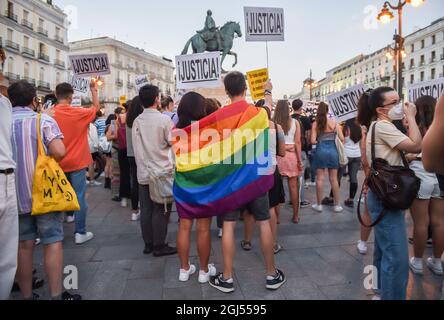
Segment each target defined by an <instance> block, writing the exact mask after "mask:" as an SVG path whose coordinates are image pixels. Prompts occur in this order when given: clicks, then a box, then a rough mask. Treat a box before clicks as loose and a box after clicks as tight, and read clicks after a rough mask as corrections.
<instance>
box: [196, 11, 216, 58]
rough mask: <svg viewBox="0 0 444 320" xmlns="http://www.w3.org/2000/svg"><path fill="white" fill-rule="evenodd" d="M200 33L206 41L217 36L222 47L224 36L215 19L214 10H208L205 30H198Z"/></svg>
mask: <svg viewBox="0 0 444 320" xmlns="http://www.w3.org/2000/svg"><path fill="white" fill-rule="evenodd" d="M197 33H198V34H200V36H201V37H202V38H203V39H204V41H205V42H208V41H210V40H213V39H214V38H216V41H217V44H218V46H219V48H220V49H221V48H222V37H221V34H220V32H219V27H217V26H216V22H215V21H214V19H213V12H212V11H211V10H208V11H207V18H206V20H205V27H204V28H203V30H200V31H197Z"/></svg>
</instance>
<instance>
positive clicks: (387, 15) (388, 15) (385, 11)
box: [378, 4, 395, 24]
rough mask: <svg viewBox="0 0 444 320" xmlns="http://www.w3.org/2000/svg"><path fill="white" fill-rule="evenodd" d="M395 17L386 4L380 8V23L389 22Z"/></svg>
mask: <svg viewBox="0 0 444 320" xmlns="http://www.w3.org/2000/svg"><path fill="white" fill-rule="evenodd" d="M394 18H395V16H394V15H393V13H392V12H391V11H390V9H389V8H388V7H387V4H385V5H384V8H382V10H381V12H380V13H379V14H378V20H379V21H380V22H382V23H384V24H385V23H389V22H390V21H392V20H393V19H394Z"/></svg>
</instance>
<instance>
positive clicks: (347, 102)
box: [327, 84, 368, 122]
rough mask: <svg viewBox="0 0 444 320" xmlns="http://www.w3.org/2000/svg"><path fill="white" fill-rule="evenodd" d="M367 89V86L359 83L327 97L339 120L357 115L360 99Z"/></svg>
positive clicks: (345, 119)
mask: <svg viewBox="0 0 444 320" xmlns="http://www.w3.org/2000/svg"><path fill="white" fill-rule="evenodd" d="M367 89H368V88H367V86H365V85H362V84H359V85H357V86H354V87H351V88H348V89H345V90H343V91H340V92H337V93H334V94H332V95H330V96H328V97H327V100H328V104H329V106H330V111H331V112H333V114H334V116H335V117H336V119H337V120H338V121H339V122H342V121H347V120H349V119H353V118H356V117H357V115H358V102H359V99H360V98H361V96H362V94H363V93H364V92H365V91H366V90H367Z"/></svg>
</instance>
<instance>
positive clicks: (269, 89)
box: [264, 79, 273, 112]
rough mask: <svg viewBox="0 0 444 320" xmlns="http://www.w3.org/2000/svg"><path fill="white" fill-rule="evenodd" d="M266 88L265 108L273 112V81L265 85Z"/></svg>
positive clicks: (268, 81)
mask: <svg viewBox="0 0 444 320" xmlns="http://www.w3.org/2000/svg"><path fill="white" fill-rule="evenodd" d="M264 88H265V106H267V108H268V109H270V112H273V84H272V83H271V80H270V79H268V80H267V82H265V85H264Z"/></svg>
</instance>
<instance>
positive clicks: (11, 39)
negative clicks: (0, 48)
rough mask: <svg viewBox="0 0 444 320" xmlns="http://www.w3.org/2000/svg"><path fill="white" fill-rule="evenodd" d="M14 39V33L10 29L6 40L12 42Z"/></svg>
mask: <svg viewBox="0 0 444 320" xmlns="http://www.w3.org/2000/svg"><path fill="white" fill-rule="evenodd" d="M13 39H14V31H12V29H8V40H9V41H13Z"/></svg>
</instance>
